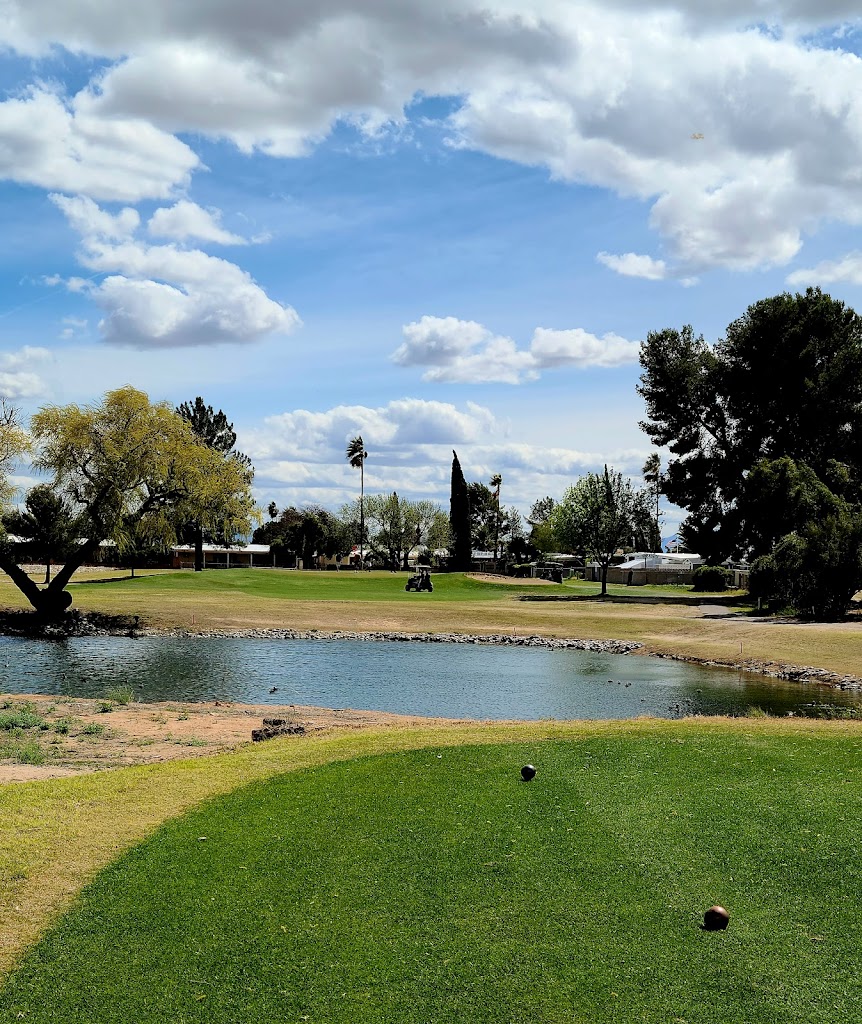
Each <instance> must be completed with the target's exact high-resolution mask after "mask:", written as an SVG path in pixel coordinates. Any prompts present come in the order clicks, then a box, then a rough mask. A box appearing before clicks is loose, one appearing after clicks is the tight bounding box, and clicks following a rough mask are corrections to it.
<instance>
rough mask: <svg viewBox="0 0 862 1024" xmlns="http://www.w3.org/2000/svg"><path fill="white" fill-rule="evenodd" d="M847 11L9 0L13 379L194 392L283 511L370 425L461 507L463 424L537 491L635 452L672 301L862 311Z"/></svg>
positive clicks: (328, 478) (341, 492) (852, 51)
mask: <svg viewBox="0 0 862 1024" xmlns="http://www.w3.org/2000/svg"><path fill="white" fill-rule="evenodd" d="M857 10H858V5H856V4H853V5H851V3H850V2H849V0H819V2H817V3H815V2H814V0H748V2H746V3H742V2H740V0H721V2H718V0H675V2H674V0H669V2H667V3H654V2H650V0H637V2H635V0H602V2H601V3H600V4H599V3H589V2H587V3H578V2H572V0H518V2H512V0H433V2H431V0H318V2H316V3H314V4H309V3H307V0H301V2H300V0H244V2H243V3H241V4H240V3H236V2H234V0H183V2H182V3H181V4H178V3H176V2H175V0H148V2H147V3H146V4H130V3H128V2H126V0H122V2H121V0H0V45H2V51H0V90H2V93H0V228H2V233H3V235H2V236H3V239H4V242H5V244H4V245H3V246H2V247H0V395H2V396H4V397H5V398H6V399H7V400H8V401H9V402H11V403H12V404H13V405H15V406H16V407H17V408H18V409H19V410H20V411H21V413H22V416H24V418H25V419H26V417H27V416H28V415H29V414H31V413H32V412H34V411H35V410H36V409H38V408H39V407H41V406H42V405H45V404H48V403H51V404H60V405H64V404H67V403H77V404H90V403H95V402H98V401H99V399H100V398H101V396H102V395H103V394H104V393H105V392H106V391H108V390H110V389H112V388H117V387H121V386H123V385H126V384H131V385H134V386H135V387H137V388H140V389H141V390H144V391H146V392H147V393H148V395H149V396H150V398H151V399H152V400H154V401H155V400H160V401H161V400H166V401H168V402H170V403H171V404H173V405H176V404H179V403H180V402H184V401H192V400H193V399H194V398H195V397H196V396H197V395H200V396H202V397H203V398H204V400H205V402H207V404H210V405H212V406H213V407H214V408H215V409H223V410H224V411H225V413H226V414H227V416H228V418H229V420H231V421H232V422H233V424H234V427H235V429H236V432H237V434H238V443H237V446H238V447H239V448H240V449H241V450H242V451H244V452H246V453H247V454H248V455H249V456H250V457H251V459H252V462H253V464H254V466H255V470H256V475H255V495H256V498H257V500H258V502H259V503H260V505H261V506H262V507H264V508H265V507H266V506H267V505H268V504H269V503H270V502H271V501H275V502H276V504H277V505H278V506H279V508H284V507H285V506H287V505H292V504H296V505H303V504H320V505H324V506H325V507H328V508H330V509H333V510H337V509H338V508H339V507H340V505H341V504H342V503H343V502H345V501H349V500H351V499H353V498H355V497H356V496H357V493H358V485H359V480H358V476H359V474H358V472H357V471H356V470H354V469H351V468H350V467H349V465H348V464H347V462H346V460H345V457H344V451H345V448H346V445H347V443H348V441H349V440H350V439H351V438H352V437H354V436H355V435H357V434H361V435H362V437H363V439H364V441H365V446H366V448H367V450H368V453H369V454H368V459H367V462H366V469H365V486H366V492H367V493H380V492H389V491H392V490H397V491H398V493H399V494H400V495H401V496H404V497H408V498H413V499H417V498H431V499H434V500H436V501H438V502H439V503H440V504H441V505H442V506H443V507H444V508H448V500H449V481H450V472H451V463H452V451H453V449H454V450H456V451H457V452H458V456H459V459H460V461H461V464H462V467H463V469H464V473H465V476H466V477H467V479H468V480H480V481H484V482H486V483H487V482H488V481H489V480H490V477H491V475H492V474H495V473H499V474H501V475H502V478H503V483H502V489H501V502H502V503H503V504H507V505H515V506H516V507H518V508H519V509H520V510H521V511H522V512H523V513H526V512H527V511H528V510H529V507H530V505H531V504H532V502H533V501H535V500H536V499H538V498H541V497H543V496H544V495H551V496H552V497H555V498H559V497H561V496H562V494H563V492H564V491H565V488H566V487H567V486H569V485H570V484H572V483H574V482H575V481H576V480H577V478H578V477H579V476H580V475H581V474H583V473H586V472H589V471H595V470H601V468H602V466H603V465H604V464H608V465H609V466H612V467H613V468H615V469H618V470H621V471H623V472H624V473H626V474H627V475H630V476H631V477H632V478H633V479H634V480H635V482H636V483H638V482H639V481H640V473H641V467H642V465H643V463H644V461H645V459H646V457H647V456H648V455H649V454H650V446H649V443H648V440H647V438H646V436H645V435H644V434H643V433H642V432H641V430H640V429H639V427H638V422H639V420H641V419H642V418H643V416H644V409H643V403H642V401H641V400H640V398H639V397H638V395H637V392H636V385H637V383H638V378H639V372H640V371H639V366H638V347H639V343H640V342H641V341H642V340H643V339H644V338H645V337H646V335H647V333H648V332H649V331H651V330H661V329H663V328H665V327H682V326H683V325H684V324H687V323H690V324H692V325H693V327H694V328H695V331H696V332H697V333H702V334H703V335H704V336H705V337H706V338H707V340H709V341H715V340H718V339H719V338H720V337H721V336H722V333H723V331H724V330H725V328H726V326H727V325H728V324H729V323H730V322H731V321H733V320H734V319H736V318H737V317H738V316H740V315H741V314H742V313H743V312H744V311H745V309H746V307H747V306H748V305H749V304H750V303H752V302H755V301H757V300H758V299H760V298H764V297H766V296H769V295H774V294H777V293H779V292H782V291H786V290H790V291H796V290H800V289H804V288H805V287H807V286H808V285H819V286H821V287H822V288H824V289H825V290H827V291H829V292H830V293H831V294H832V295H834V296H836V297H838V298H841V299H843V300H845V301H846V302H847V303H848V304H850V305H851V306H854V307H855V308H857V309H862V242H860V238H859V226H860V223H862V170H860V168H862V61H860V56H859V54H860V53H862V19H860V18H858V17H857ZM17 482H18V483H19V484H20V485H21V486H22V487H23V486H26V485H28V484H29V483H31V482H33V478H31V477H30V475H29V473H28V470H27V468H26V467H23V468H22V469H21V472H20V474H19V475H18V477H17ZM681 515H682V513H681V512H680V510H678V509H673V508H670V507H668V508H667V509H666V510H665V515H664V532H665V534H666V535H667V534H670V533H672V532H673V531H674V529H675V526H676V523H677V522H678V521H679V518H680V516H681Z"/></svg>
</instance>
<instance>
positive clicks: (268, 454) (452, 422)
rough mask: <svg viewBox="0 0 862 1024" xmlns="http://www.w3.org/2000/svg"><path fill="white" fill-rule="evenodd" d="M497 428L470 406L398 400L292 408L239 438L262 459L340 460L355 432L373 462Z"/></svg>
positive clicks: (478, 408) (461, 440)
mask: <svg viewBox="0 0 862 1024" xmlns="http://www.w3.org/2000/svg"><path fill="white" fill-rule="evenodd" d="M499 429H500V428H499V425H498V424H497V421H496V419H495V417H494V415H493V414H492V413H491V412H490V410H488V409H486V408H484V407H483V406H480V405H475V404H474V403H472V402H468V403H467V404H466V406H465V407H464V408H463V409H458V408H457V407H456V406H454V405H452V404H450V403H448V402H432V401H426V400H424V399H419V398H401V399H397V400H395V401H392V402H389V403H388V404H387V405H385V406H379V407H369V406H363V405H339V406H336V407H335V408H334V409H329V410H327V411H326V412H311V411H309V410H306V409H298V410H296V411H294V412H286V413H282V414H281V415H279V416H272V417H269V418H268V419H267V420H266V425H265V429H264V430H263V431H260V432H256V433H252V434H250V435H249V436H248V439H247V440H246V439H244V443H245V444H246V445H247V446H248V447H247V448H245V449H244V450H245V451H247V452H248V454H249V455H252V456H255V455H257V456H260V457H262V458H278V459H286V458H299V459H301V460H303V461H306V462H314V461H329V460H332V459H336V460H337V461H342V460H343V459H344V449H345V447H346V445H347V442H348V441H349V440H350V438H351V437H355V436H356V435H357V434H361V435H362V438H363V440H364V441H365V445H366V447H368V448H369V449H370V448H374V449H375V450H376V451H377V453H378V454H377V457H378V458H379V457H380V453H381V452H382V451H386V452H387V457H388V458H390V459H391V458H393V457H397V452H398V451H399V449H401V448H403V447H405V446H407V447H410V448H412V447H413V446H416V445H444V446H451V445H457V444H475V443H477V442H478V441H479V440H480V439H481V438H482V437H484V436H486V435H487V434H488V433H489V432H492V431H495V430H499Z"/></svg>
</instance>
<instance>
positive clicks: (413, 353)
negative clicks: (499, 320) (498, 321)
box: [392, 316, 493, 366]
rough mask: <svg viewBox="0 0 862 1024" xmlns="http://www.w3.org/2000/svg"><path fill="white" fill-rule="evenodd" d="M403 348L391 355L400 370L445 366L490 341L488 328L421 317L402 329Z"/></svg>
mask: <svg viewBox="0 0 862 1024" xmlns="http://www.w3.org/2000/svg"><path fill="white" fill-rule="evenodd" d="M401 330H402V333H403V334H404V339H405V340H404V344H403V345H402V346H401V347H400V348H398V349H396V350H395V352H393V353H392V361H393V362H395V363H398V365H399V366H447V365H449V363H451V362H452V360H453V359H456V358H458V357H459V356H461V355H464V354H465V353H466V352H469V351H470V349H472V348H475V347H476V346H477V345H480V344H482V343H483V342H485V343H487V342H489V341H491V340H492V339H493V335H492V334H491V332H490V331H489V330H488V328H487V327H483V326H482V324H477V323H476V321H475V320H458V319H457V318H456V317H454V316H445V317H438V316H423V317H422V318H421V319H420V320H417V321H416V322H415V323H412V324H406V325H405V326H404V327H403V328H402V329H401Z"/></svg>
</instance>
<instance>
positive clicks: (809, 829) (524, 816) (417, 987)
mask: <svg viewBox="0 0 862 1024" xmlns="http://www.w3.org/2000/svg"><path fill="white" fill-rule="evenodd" d="M490 735H493V734H490ZM512 735H513V737H514V738H515V740H516V741H515V742H511V743H494V744H492V745H481V746H477V745H472V746H455V747H453V746H443V747H434V748H424V749H419V750H404V751H400V752H390V753H387V754H382V755H378V756H366V757H361V758H358V759H354V760H349V761H343V762H341V763H337V764H336V763H333V764H321V765H318V766H316V767H310V768H307V769H305V770H301V771H296V772H292V773H289V774H286V775H280V776H276V777H274V778H271V779H269V780H268V781H261V782H257V783H254V784H252V785H250V786H248V787H246V788H244V789H241V790H239V791H236V792H234V793H232V794H229V795H226V796H223V797H220V798H218V799H216V800H214V801H212V802H209V803H207V804H204V805H202V806H201V807H199V808H198V809H197V810H195V811H193V812H191V813H190V814H188V815H187V816H186V817H184V818H180V819H178V820H176V821H173V822H170V823H168V824H166V825H164V826H163V827H162V828H161V829H160V830H159V831H158V832H157V833H156V834H155V835H153V836H152V837H151V838H150V839H148V840H147V841H145V842H144V843H143V844H142V845H140V846H138V847H136V848H135V849H133V850H131V851H130V852H129V853H127V854H126V855H125V856H123V857H122V858H121V859H120V860H119V861H118V862H116V863H115V864H113V865H112V866H110V867H109V868H107V869H106V870H105V871H103V872H102V873H101V874H100V875H99V876H98V878H97V879H96V880H95V881H94V883H93V884H92V885H91V886H90V887H89V888H88V889H87V890H86V891H85V893H84V895H83V898H82V899H81V901H80V902H79V904H78V905H77V906H76V907H75V908H74V909H73V910H72V912H71V913H69V914H68V915H67V916H66V917H65V918H64V919H63V920H62V921H61V922H60V923H59V925H58V926H57V927H56V928H55V929H54V930H53V931H52V932H50V933H49V934H48V935H46V936H45V938H44V939H43V940H42V941H41V942H40V943H39V944H38V945H37V946H36V947H35V948H34V949H33V950H32V951H31V953H30V954H29V956H28V957H27V958H26V959H25V961H24V963H23V965H22V966H21V968H20V969H19V970H18V972H17V973H15V974H14V975H13V976H12V977H11V979H10V981H9V982H8V983H7V985H6V987H5V989H4V991H3V993H2V995H0V1011H2V1014H3V1019H10V1020H15V1019H19V1018H18V1015H19V1014H22V1013H23V1014H25V1016H24V1017H23V1018H20V1019H24V1020H28V1021H33V1022H40V1021H46V1022H47V1021H51V1022H64V1021H68V1022H75V1024H78V1022H80V1021H87V1022H92V1024H100V1022H103V1021H117V1022H119V1021H123V1022H128V1021H135V1022H141V1024H143V1022H156V1021H158V1022H163V1021H171V1022H178V1024H180V1022H186V1021H207V1022H215V1024H218V1022H221V1021H224V1022H231V1024H234V1022H246V1021H248V1022H251V1021H260V1020H278V1021H301V1020H309V1021H332V1022H335V1021H344V1022H362V1021H368V1022H371V1021H374V1022H379V1021H387V1022H389V1021H410V1022H417V1024H419V1022H422V1024H425V1022H438V1021H439V1022H444V1021H445V1022H449V1021H459V1022H471V1021H476V1022H480V1021H481V1022H507V1024H515V1022H524V1024H527V1022H530V1024H535V1022H544V1021H549V1022H550V1021H561V1022H562V1021H567V1022H568V1021H577V1022H584V1024H586V1022H590V1024H601V1022H605V1021H607V1022H610V1021H618V1022H629V1021H645V1022H656V1024H658V1022H662V1024H664V1022H668V1021H684V1022H687V1024H699V1022H707V1021H709V1022H714V1021H721V1022H722V1024H743V1022H745V1024H757V1022H764V1024H765V1022H770V1024H773V1022H778V1021H780V1022H782V1024H785V1022H796V1021H800V1022H801V1021H806V1022H807V1021H811V1022H814V1021H818V1022H821V1021H822V1022H824V1024H825V1022H834V1021H840V1020H848V1021H849V1020H854V1019H857V1018H858V1006H859V1003H860V998H862V972H860V968H862V952H860V931H862V928H860V924H859V914H858V907H857V894H858V892H859V891H860V885H862V856H860V852H859V845H858V834H859V827H860V823H862V821H860V819H862V797H860V795H859V794H860V783H862V758H860V753H862V733H858V732H857V731H856V730H854V729H851V728H848V727H846V726H844V727H841V728H840V729H837V728H836V729H831V728H827V727H824V728H814V727H811V726H808V725H806V726H804V727H799V726H796V725H791V724H788V725H787V726H783V725H782V724H772V723H767V724H766V725H762V724H760V723H756V724H755V723H744V722H738V723H726V724H724V725H716V724H715V723H704V725H698V724H697V723H680V724H671V723H643V724H637V725H632V726H624V725H622V726H621V725H616V726H606V727H602V728H598V727H597V728H590V729H586V730H584V731H583V733H582V734H581V735H577V734H574V735H572V736H571V737H570V738H565V739H564V738H560V739H550V740H545V741H543V742H542V741H539V740H538V738H537V737H538V735H539V734H538V732H537V730H536V727H535V726H533V727H530V731H529V732H523V733H518V732H517V731H515V732H514V733H513V734H512ZM518 736H521V737H522V738H521V739H520V740H518ZM474 742H475V739H474ZM285 749H288V747H287V746H285ZM296 749H298V748H296ZM306 749H308V748H306ZM527 761H531V762H533V763H535V764H536V765H537V766H538V768H539V774H538V776H537V778H536V780H535V781H534V782H532V783H529V784H525V783H522V782H521V781H520V777H519V774H518V769H519V768H520V766H521V765H522V764H523V763H525V762H527ZM202 837H205V838H202ZM714 902H718V903H722V904H723V905H725V906H727V907H728V908H729V909H730V911H731V914H732V920H731V925H730V928H729V930H728V931H727V932H724V933H708V932H704V931H702V930H701V929H700V928H699V926H698V925H699V921H700V919H701V915H702V912H703V910H705V909H706V908H707V907H708V906H710V905H711V904H712V903H714Z"/></svg>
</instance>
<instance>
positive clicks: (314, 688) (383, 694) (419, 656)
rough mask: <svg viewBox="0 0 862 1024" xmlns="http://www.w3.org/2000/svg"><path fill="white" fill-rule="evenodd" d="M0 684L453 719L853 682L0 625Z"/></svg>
mask: <svg viewBox="0 0 862 1024" xmlns="http://www.w3.org/2000/svg"><path fill="white" fill-rule="evenodd" d="M0 672H2V684H0V689H2V691H3V692H6V693H22V694H24V693H48V694H58V695H65V696H79V697H99V696H103V695H104V693H105V690H106V689H107V688H108V687H111V686H117V685H123V684H128V685H130V686H132V687H133V689H134V693H135V696H136V699H137V700H140V701H165V700H186V701H204V700H223V701H236V702H241V703H248V704H308V705H314V706H318V707H328V708H355V709H362V710H375V711H394V712H400V713H404V714H415V715H439V716H444V717H450V718H490V719H506V718H524V719H539V718H558V719H565V718H592V719H599V718H630V717H634V716H637V715H654V716H657V717H661V718H679V717H682V716H684V715H691V714H705V715H711V714H719V715H734V714H740V713H744V712H745V711H746V709H747V708H749V707H751V706H756V707H761V708H763V709H764V710H765V711H768V712H770V713H772V714H777V715H785V714H787V713H788V712H794V713H796V714H806V713H808V714H810V713H812V711H813V710H816V707H817V706H820V705H830V706H837V707H840V708H848V709H860V711H862V694H854V693H851V692H849V691H841V690H832V689H823V688H820V687H814V686H811V685H808V686H804V685H800V684H799V683H789V682H784V681H781V680H773V679H768V678H766V677H764V676H760V675H754V674H751V673H745V672H738V671H735V670H730V669H719V668H702V667H700V666H696V665H688V664H686V663H684V662H676V661H668V660H664V659H657V658H649V657H643V656H637V655H622V654H600V653H595V652H591V651H577V650H559V649H556V650H554V649H548V648H530V647H508V646H491V645H481V646H479V645H475V646H474V645H472V644H450V643H404V642H397V641H359V640H325V639H313V640H309V639H302V640H281V639H279V640H275V639H247V638H231V637H219V638H206V639H203V638H200V639H196V638H178V637H141V638H138V639H132V638H129V637H87V638H75V639H70V640H66V641H59V642H58V641H45V640H30V639H22V638H19V637H0Z"/></svg>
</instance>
